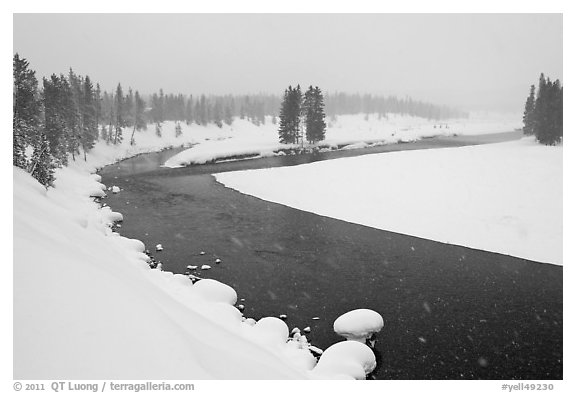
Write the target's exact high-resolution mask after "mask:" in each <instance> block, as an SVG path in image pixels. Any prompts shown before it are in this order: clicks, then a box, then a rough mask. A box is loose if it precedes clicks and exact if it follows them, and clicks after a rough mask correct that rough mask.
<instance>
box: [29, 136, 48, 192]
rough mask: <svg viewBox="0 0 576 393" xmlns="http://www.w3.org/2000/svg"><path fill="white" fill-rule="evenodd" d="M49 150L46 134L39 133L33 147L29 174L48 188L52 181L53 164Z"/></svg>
mask: <svg viewBox="0 0 576 393" xmlns="http://www.w3.org/2000/svg"><path fill="white" fill-rule="evenodd" d="M49 149H50V147H49V144H48V139H47V138H46V134H44V132H41V133H40V135H39V137H38V138H37V141H36V144H35V145H34V152H33V153H32V160H31V168H30V174H31V175H32V177H34V178H35V179H36V180H38V182H40V184H42V185H44V186H46V187H48V186H50V185H51V184H52V182H53V181H54V164H53V162H52V157H51V156H50V151H49Z"/></svg>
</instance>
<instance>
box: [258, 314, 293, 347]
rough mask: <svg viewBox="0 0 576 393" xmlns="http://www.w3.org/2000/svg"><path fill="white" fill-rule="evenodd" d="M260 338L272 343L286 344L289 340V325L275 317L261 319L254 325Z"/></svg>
mask: <svg viewBox="0 0 576 393" xmlns="http://www.w3.org/2000/svg"><path fill="white" fill-rule="evenodd" d="M254 331H255V332H256V334H257V335H258V339H259V340H261V341H264V342H265V343H267V344H270V345H280V344H282V345H283V344H286V342H287V341H288V326H287V325H286V323H285V322H284V321H282V320H281V319H278V318H274V317H265V318H262V319H260V320H259V321H258V322H256V325H254Z"/></svg>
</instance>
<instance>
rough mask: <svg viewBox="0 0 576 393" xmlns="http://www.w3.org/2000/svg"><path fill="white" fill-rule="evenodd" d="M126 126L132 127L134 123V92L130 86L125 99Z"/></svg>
mask: <svg viewBox="0 0 576 393" xmlns="http://www.w3.org/2000/svg"><path fill="white" fill-rule="evenodd" d="M123 108H124V115H123V117H124V127H132V126H133V125H134V93H133V92H132V88H130V87H129V88H128V94H127V95H126V97H125V99H124V106H123Z"/></svg>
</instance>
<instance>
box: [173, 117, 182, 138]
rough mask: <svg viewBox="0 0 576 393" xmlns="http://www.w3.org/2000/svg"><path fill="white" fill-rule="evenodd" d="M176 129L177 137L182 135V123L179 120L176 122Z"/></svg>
mask: <svg viewBox="0 0 576 393" xmlns="http://www.w3.org/2000/svg"><path fill="white" fill-rule="evenodd" d="M174 131H175V133H176V138H178V137H179V136H181V135H182V126H181V125H180V122H179V121H177V122H176V127H175V129H174Z"/></svg>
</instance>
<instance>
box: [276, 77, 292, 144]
mask: <svg viewBox="0 0 576 393" xmlns="http://www.w3.org/2000/svg"><path fill="white" fill-rule="evenodd" d="M291 94H292V86H288V89H286V90H284V99H283V100H282V104H281V106H280V115H279V117H280V125H279V128H278V137H279V139H280V143H286V144H289V143H294V140H293V139H292V132H291V123H290V96H291Z"/></svg>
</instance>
